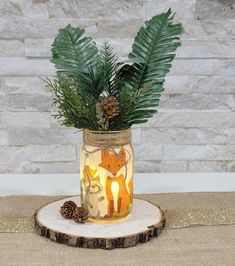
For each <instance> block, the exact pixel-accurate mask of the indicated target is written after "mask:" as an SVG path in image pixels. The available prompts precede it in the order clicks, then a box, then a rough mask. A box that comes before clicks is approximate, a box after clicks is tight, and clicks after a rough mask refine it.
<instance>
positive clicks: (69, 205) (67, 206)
mask: <svg viewBox="0 0 235 266" xmlns="http://www.w3.org/2000/svg"><path fill="white" fill-rule="evenodd" d="M76 208H77V205H76V203H75V202H73V201H71V200H69V201H66V202H65V203H64V204H63V206H61V207H60V214H61V215H62V216H63V217H64V218H65V219H71V218H73V213H74V210H75V209H76Z"/></svg>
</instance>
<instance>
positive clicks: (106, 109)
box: [100, 96, 119, 119]
mask: <svg viewBox="0 0 235 266" xmlns="http://www.w3.org/2000/svg"><path fill="white" fill-rule="evenodd" d="M100 107H101V110H102V115H103V117H104V118H108V119H110V118H113V117H115V116H117V115H118V113H119V105H118V101H117V99H116V97H114V96H108V97H107V98H105V99H104V100H103V102H101V104H100Z"/></svg>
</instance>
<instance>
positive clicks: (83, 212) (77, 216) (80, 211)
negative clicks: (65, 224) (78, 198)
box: [73, 207, 88, 223]
mask: <svg viewBox="0 0 235 266" xmlns="http://www.w3.org/2000/svg"><path fill="white" fill-rule="evenodd" d="M73 219H74V221H75V222H76V223H85V222H86V221H87V219H88V210H87V209H85V208H83V207H77V208H76V209H75V211H74V213H73Z"/></svg>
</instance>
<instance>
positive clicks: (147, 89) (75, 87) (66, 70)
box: [46, 9, 183, 131]
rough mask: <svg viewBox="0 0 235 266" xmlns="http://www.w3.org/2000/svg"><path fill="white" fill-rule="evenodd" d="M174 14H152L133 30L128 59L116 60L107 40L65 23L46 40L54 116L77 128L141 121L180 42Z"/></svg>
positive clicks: (111, 127) (117, 126) (153, 109)
mask: <svg viewBox="0 0 235 266" xmlns="http://www.w3.org/2000/svg"><path fill="white" fill-rule="evenodd" d="M173 17H174V14H173V13H172V12H171V10H170V9H169V10H168V11H167V12H166V13H162V14H160V15H157V16H154V17H153V18H152V19H151V20H149V21H146V22H145V24H144V26H143V27H141V28H140V30H139V32H138V33H137V35H136V37H135V40H134V43H133V46H132V51H131V52H130V53H129V55H128V59H127V60H126V61H124V62H119V61H118V58H117V56H116V54H115V53H114V52H113V49H112V47H111V46H110V44H108V43H107V42H105V43H104V44H103V46H102V47H101V49H100V50H98V48H97V46H96V43H95V42H94V41H93V40H92V39H91V38H90V37H84V30H83V29H81V28H74V27H72V26H70V25H68V26H66V27H65V28H64V29H60V30H59V34H58V36H57V37H56V39H55V40H54V42H53V44H52V60H51V61H52V62H53V63H54V64H55V67H56V69H57V79H55V80H54V81H50V80H49V79H47V80H46V82H47V84H48V86H49V87H50V88H51V89H52V91H53V92H54V95H55V97H54V103H55V104H56V105H57V107H58V114H57V115H55V117H56V118H58V119H60V120H61V122H62V124H64V125H66V126H69V127H75V128H79V129H85V128H86V129H90V130H105V131H106V130H121V129H126V128H129V127H131V126H132V125H133V124H139V123H145V122H147V120H148V119H149V118H150V117H152V116H153V114H154V113H155V112H156V106H158V104H159V100H160V96H161V92H162V91H163V90H164V87H163V85H164V81H165V75H166V74H167V73H168V72H169V70H170V68H171V62H172V60H173V59H174V57H175V51H176V49H177V48H178V47H179V46H180V45H181V43H180V40H179V38H178V35H180V34H181V33H182V31H183V28H182V25H181V24H180V23H177V24H174V23H173Z"/></svg>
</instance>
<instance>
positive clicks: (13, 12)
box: [0, 0, 235, 173]
mask: <svg viewBox="0 0 235 266" xmlns="http://www.w3.org/2000/svg"><path fill="white" fill-rule="evenodd" d="M169 7H171V8H172V9H173V10H174V11H176V19H178V20H180V21H181V22H182V23H183V25H184V27H185V32H184V34H183V37H182V42H183V46H182V48H180V49H179V50H178V52H177V58H176V60H175V61H174V63H173V68H172V71H171V72H170V74H169V75H168V77H167V79H166V84H165V87H166V90H165V92H164V93H163V95H162V99H161V100H162V101H161V104H160V106H159V112H158V114H156V115H155V117H154V118H153V119H151V120H150V121H149V122H148V123H147V124H144V125H141V126H135V127H134V128H133V146H134V149H135V158H136V171H139V172H187V171H189V172H200V171H201V172H213V171H217V172H221V171H235V108H234V103H235V98H234V95H235V19H234V18H235V1H234V0H232V1H220V0H213V1H211V0H166V1H162V0H161V1H160V0H129V1H125V0H120V1H114V0H100V1H98V2H97V1H93V0H88V1H81V0H77V1H73V0H66V1H65V0H59V1H58V0H39V1H38V0H37V1H34V0H21V1H18V0H12V1H8V0H1V1H0V173H62V172H64V173H71V172H78V171H79V149H80V147H81V143H82V138H81V132H77V130H76V129H67V128H65V127H62V126H60V124H59V123H58V122H57V121H56V120H54V119H53V118H52V117H51V114H52V113H54V112H55V107H53V106H52V95H51V94H50V93H49V92H48V91H47V90H46V89H45V88H44V85H43V82H42V81H41V80H40V79H39V76H43V75H47V76H53V75H54V74H55V70H54V67H53V65H52V64H51V63H50V62H49V58H50V55H51V52H50V49H51V47H50V46H51V43H52V41H53V39H54V37H55V36H56V33H57V31H58V29H59V28H61V27H65V26H66V25H67V24H68V23H71V24H72V25H79V26H81V27H84V28H85V29H86V31H87V33H88V34H89V35H90V36H92V37H93V38H95V40H96V42H97V44H98V45H100V44H101V43H102V42H103V41H104V40H108V41H109V42H110V43H111V44H112V45H113V46H114V48H115V50H116V52H117V54H118V55H119V56H120V57H125V56H126V55H127V54H128V52H129V51H130V49H131V44H132V42H133V38H134V36H135V34H136V31H137V30H138V28H139V27H140V26H141V25H142V24H143V22H144V20H146V19H148V18H150V17H151V16H152V15H155V14H156V13H160V12H162V11H165V10H167V9H168V8H169ZM75 132H77V133H76V134H75Z"/></svg>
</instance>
